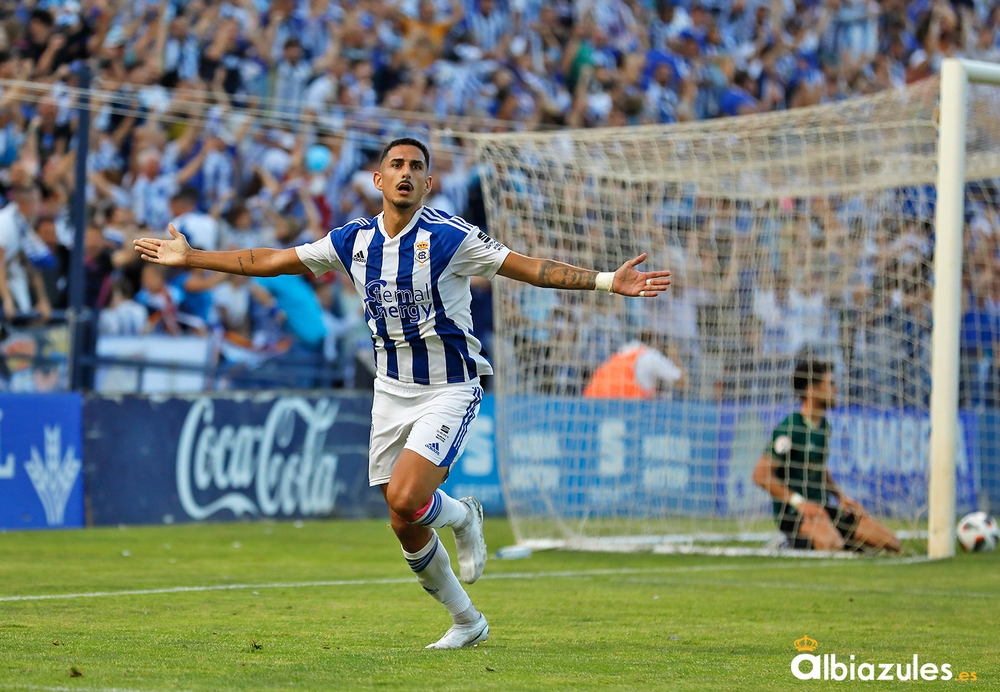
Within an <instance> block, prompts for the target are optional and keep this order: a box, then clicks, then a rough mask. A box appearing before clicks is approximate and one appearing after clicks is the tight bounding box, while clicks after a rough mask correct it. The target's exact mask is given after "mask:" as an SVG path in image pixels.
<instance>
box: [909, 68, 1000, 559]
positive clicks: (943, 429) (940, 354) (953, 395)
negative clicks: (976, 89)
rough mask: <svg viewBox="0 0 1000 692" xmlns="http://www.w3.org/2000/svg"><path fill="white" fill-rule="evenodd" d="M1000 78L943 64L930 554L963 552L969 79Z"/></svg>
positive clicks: (997, 72) (998, 72) (990, 71)
mask: <svg viewBox="0 0 1000 692" xmlns="http://www.w3.org/2000/svg"><path fill="white" fill-rule="evenodd" d="M970 82H971V83H974V84H993V85H1000V65H998V64H993V63H986V62H979V61H974V60H962V59H958V58H948V59H945V60H944V61H943V62H942V65H941V87H940V88H941V99H940V105H939V113H940V120H939V126H938V155H937V159H938V172H937V202H936V204H935V208H934V229H935V241H934V297H933V314H934V323H933V326H932V330H931V400H930V410H931V439H930V480H929V488H928V505H929V506H928V527H927V529H928V531H927V534H928V535H927V557H929V558H930V559H932V560H933V559H940V558H948V557H954V555H955V473H956V468H955V461H956V459H955V457H956V446H957V444H958V377H959V334H960V329H961V319H962V229H963V227H964V225H965V223H964V221H965V217H964V215H965V146H966V142H965V124H966V109H967V104H968V99H967V96H968V90H969V83H970Z"/></svg>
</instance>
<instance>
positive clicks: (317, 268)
mask: <svg viewBox="0 0 1000 692" xmlns="http://www.w3.org/2000/svg"><path fill="white" fill-rule="evenodd" d="M295 254H297V255H298V256H299V259H300V260H302V264H304V265H306V267H308V268H309V271H311V272H312V273H313V274H314V275H315V276H321V275H323V274H326V273H327V272H332V271H346V270H345V269H344V263H343V262H341V261H340V257H338V256H337V252H336V250H334V249H333V241H332V240H331V239H330V234H327V235H325V236H323V237H322V238H320V239H319V240H317V241H315V242H313V243H305V244H304V245H299V246H298V247H296V248H295Z"/></svg>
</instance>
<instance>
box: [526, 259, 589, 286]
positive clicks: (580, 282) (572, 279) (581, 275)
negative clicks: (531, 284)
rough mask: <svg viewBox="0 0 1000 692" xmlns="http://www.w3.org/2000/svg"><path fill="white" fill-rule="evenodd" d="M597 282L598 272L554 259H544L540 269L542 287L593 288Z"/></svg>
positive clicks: (539, 281) (539, 276) (539, 280)
mask: <svg viewBox="0 0 1000 692" xmlns="http://www.w3.org/2000/svg"><path fill="white" fill-rule="evenodd" d="M596 282H597V272H595V271H593V270H591V269H580V268H579V267H572V266H570V265H568V264H563V263H562V262H555V261H553V260H543V261H542V265H541V267H539V270H538V285H539V286H541V287H542V288H576V289H581V290H593V289H594V286H595V285H596Z"/></svg>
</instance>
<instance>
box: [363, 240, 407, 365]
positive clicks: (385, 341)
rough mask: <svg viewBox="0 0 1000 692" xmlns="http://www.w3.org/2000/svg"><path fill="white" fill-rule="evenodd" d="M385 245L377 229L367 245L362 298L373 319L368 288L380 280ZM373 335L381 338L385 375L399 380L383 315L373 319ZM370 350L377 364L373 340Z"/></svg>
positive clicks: (393, 346)
mask: <svg viewBox="0 0 1000 692" xmlns="http://www.w3.org/2000/svg"><path fill="white" fill-rule="evenodd" d="M384 245H385V236H384V235H382V232H381V231H379V230H378V229H375V234H374V235H373V236H372V241H371V242H370V243H369V244H368V258H367V259H366V260H365V262H366V267H365V288H364V291H365V295H363V296H362V298H363V299H364V300H365V301H366V302H365V309H366V310H368V314H369V315H372V316H373V317H374V313H373V312H371V310H369V309H368V304H367V300H368V295H367V293H368V286H369V285H370V284H371V283H372V282H373V281H379V280H380V279H381V278H382V250H383V246H384ZM375 333H376V334H377V335H378V336H380V337H381V338H382V348H383V349H384V350H385V370H386V375H388V376H389V377H391V378H392V379H394V380H398V379H399V364H398V362H397V361H396V344H395V343H394V342H393V340H392V339H390V338H389V329H388V327H386V324H385V314H382V315H380V316H379V317H377V318H375ZM372 349H373V350H374V351H375V363H376V364H377V363H378V349H377V348H376V347H375V339H372Z"/></svg>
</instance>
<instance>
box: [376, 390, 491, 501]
mask: <svg viewBox="0 0 1000 692" xmlns="http://www.w3.org/2000/svg"><path fill="white" fill-rule="evenodd" d="M482 400H483V389H482V387H480V386H479V381H478V380H475V381H473V382H463V383H461V384H449V385H440V386H427V385H424V384H407V383H403V382H396V381H386V380H385V379H383V378H381V377H377V378H375V399H374V401H373V402H372V433H371V440H370V443H369V452H368V484H369V485H372V486H376V485H383V484H385V483H388V482H389V477H390V476H392V470H393V469H394V468H395V467H396V460H397V459H399V455H400V454H402V453H403V450H404V449H411V450H413V451H414V452H416V453H417V454H419V455H420V456H422V457H424V458H425V459H428V460H429V461H430V462H431V463H432V464H435V465H437V466H442V467H446V468H447V467H450V466H451V465H452V464H453V463H455V460H456V459H458V457H459V456H460V455H461V454H462V452H463V451H464V450H465V443H466V441H467V440H468V432H469V426H470V425H471V424H472V421H474V420H475V419H476V414H478V413H479V403H480V402H481V401H482Z"/></svg>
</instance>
